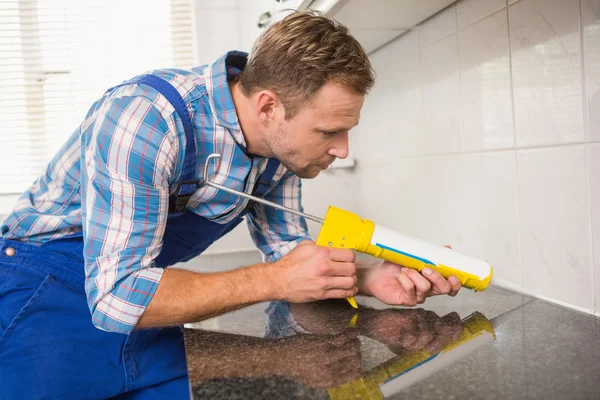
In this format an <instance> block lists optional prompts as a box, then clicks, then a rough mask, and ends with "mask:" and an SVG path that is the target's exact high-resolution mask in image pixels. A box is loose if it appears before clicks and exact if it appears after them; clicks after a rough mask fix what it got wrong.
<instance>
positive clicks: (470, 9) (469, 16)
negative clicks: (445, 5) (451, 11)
mask: <svg viewBox="0 0 600 400" xmlns="http://www.w3.org/2000/svg"><path fill="white" fill-rule="evenodd" d="M502 7H506V0H461V1H459V2H458V3H456V21H457V26H458V29H461V28H464V27H465V26H467V25H469V24H472V23H473V22H475V21H477V20H478V19H480V18H483V17H485V16H486V15H490V14H492V13H493V12H495V11H498V10H499V9H501V8H502ZM505 17H506V14H505Z"/></svg>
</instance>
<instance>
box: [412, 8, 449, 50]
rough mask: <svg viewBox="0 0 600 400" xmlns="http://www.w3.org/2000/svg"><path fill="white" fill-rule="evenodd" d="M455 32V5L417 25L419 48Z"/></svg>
mask: <svg viewBox="0 0 600 400" xmlns="http://www.w3.org/2000/svg"><path fill="white" fill-rule="evenodd" d="M454 32H456V5H455V4H452V5H451V6H448V7H447V8H445V9H443V10H442V11H440V12H439V13H437V14H436V15H434V16H433V17H431V18H429V19H428V20H426V21H425V22H423V23H422V24H420V25H419V37H420V43H421V48H422V49H423V48H425V47H427V46H429V45H430V44H432V43H433V42H435V41H437V40H440V39H442V38H443V37H445V36H448V35H450V34H452V33H454Z"/></svg>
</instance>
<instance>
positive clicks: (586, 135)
mask: <svg viewBox="0 0 600 400" xmlns="http://www.w3.org/2000/svg"><path fill="white" fill-rule="evenodd" d="M582 2H583V0H579V43H580V44H581V47H580V51H581V55H580V62H581V107H582V111H583V116H582V117H583V136H584V140H585V141H586V142H587V143H590V142H591V139H590V137H591V134H590V127H589V124H588V123H589V115H588V113H589V109H588V104H587V85H586V73H585V72H586V70H585V41H584V37H585V35H584V33H583V6H582Z"/></svg>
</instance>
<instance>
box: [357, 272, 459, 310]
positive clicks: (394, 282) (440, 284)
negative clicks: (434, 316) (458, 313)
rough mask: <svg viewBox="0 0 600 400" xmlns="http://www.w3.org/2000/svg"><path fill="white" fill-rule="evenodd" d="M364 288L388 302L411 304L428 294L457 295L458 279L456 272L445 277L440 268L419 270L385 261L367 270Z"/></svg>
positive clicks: (420, 300)
mask: <svg viewBox="0 0 600 400" xmlns="http://www.w3.org/2000/svg"><path fill="white" fill-rule="evenodd" d="M364 279H365V282H364V285H361V286H363V287H364V289H365V290H364V291H363V292H366V294H371V295H373V296H375V297H377V298H378V299H379V300H381V301H383V302H384V303H387V304H390V305H404V306H409V307H414V306H416V305H417V304H422V303H424V302H425V299H426V298H427V297H431V296H437V295H441V294H447V295H449V296H456V294H457V293H458V291H459V290H460V288H461V286H462V285H461V283H460V281H459V280H458V278H456V277H455V276H451V277H449V278H448V279H446V278H444V277H443V276H442V275H441V274H440V273H439V272H437V271H435V270H433V269H431V268H424V269H423V270H422V271H421V272H419V271H416V270H414V269H409V268H403V267H401V266H399V265H396V264H393V263H391V262H388V261H385V262H383V263H382V264H380V265H379V266H378V267H376V268H373V269H370V270H368V271H366V273H365V275H364Z"/></svg>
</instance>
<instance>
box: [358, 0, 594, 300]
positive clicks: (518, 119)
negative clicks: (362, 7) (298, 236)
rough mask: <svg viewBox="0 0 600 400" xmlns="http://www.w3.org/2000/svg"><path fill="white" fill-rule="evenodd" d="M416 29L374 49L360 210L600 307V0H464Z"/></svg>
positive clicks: (556, 294)
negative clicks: (393, 132)
mask: <svg viewBox="0 0 600 400" xmlns="http://www.w3.org/2000/svg"><path fill="white" fill-rule="evenodd" d="M507 3H508V4H509V5H508V6H507ZM580 4H581V7H580ZM416 31H417V32H415V30H413V32H411V33H409V34H405V35H403V36H402V37H400V38H399V39H398V40H396V41H395V42H393V43H391V44H389V45H388V46H386V47H384V48H382V49H380V50H379V51H377V52H376V53H375V54H373V55H372V56H371V60H372V62H373V65H374V67H375V70H376V72H377V79H378V81H377V83H376V86H375V88H374V90H373V93H372V94H371V95H370V96H369V97H368V98H367V102H366V104H365V108H364V110H363V117H362V121H361V125H360V127H359V128H358V129H357V132H356V137H354V138H353V143H356V144H357V146H356V147H357V151H356V153H355V155H356V156H357V161H358V166H359V168H358V169H357V182H358V185H359V187H360V190H358V193H359V195H358V200H357V206H358V211H359V214H361V215H364V216H365V217H367V218H371V219H373V220H375V222H376V223H377V222H378V221H381V222H380V223H382V224H384V225H387V226H388V227H390V228H393V229H397V230H399V231H402V232H405V233H407V234H412V235H415V236H418V237H421V238H424V239H427V240H429V241H431V242H434V243H449V244H452V245H453V247H454V248H455V249H457V250H459V251H462V252H465V253H467V254H471V255H473V256H476V257H481V258H485V259H488V260H489V261H490V263H491V264H492V265H493V266H494V270H495V276H496V277H498V278H502V279H503V281H504V282H507V283H508V284H510V285H512V286H513V287H521V288H522V289H523V290H524V291H528V292H532V293H535V294H537V295H539V296H541V297H544V298H547V299H551V300H553V301H556V302H559V303H561V304H566V305H570V306H572V307H576V308H578V309H581V310H584V311H592V310H594V309H595V310H596V312H600V299H599V297H598V296H600V206H598V204H600V161H598V160H600V144H594V143H592V142H597V141H599V140H600V118H599V117H597V116H596V115H595V114H598V113H597V112H595V110H597V109H598V108H599V107H600V100H598V99H600V83H598V82H600V0H581V1H580V0H518V1H514V2H513V1H506V0H497V1H496V0H476V1H475V0H462V1H459V2H458V3H456V4H455V6H453V7H450V8H448V9H446V10H444V11H443V12H442V13H441V14H440V15H437V16H435V17H433V18H430V19H429V20H428V21H426V22H425V23H424V24H423V25H422V26H419V27H417V28H416ZM415 33H418V39H419V40H418V42H419V46H415V42H416V41H417V40H416V39H415V37H416V36H417V35H415ZM400 49H402V50H403V51H399V50H400ZM415 53H418V54H415ZM417 61H420V62H421V69H420V71H418V70H416V68H417V67H415V65H416V62H417ZM399 65H403V66H409V67H406V71H410V74H409V76H411V79H410V81H412V82H414V83H413V84H411V85H409V84H407V83H406V82H405V80H403V79H402V78H403V76H405V75H406V72H404V71H403V73H402V74H398V73H397V68H398V66H399ZM419 81H420V87H421V90H422V98H421V100H422V105H419V99H420V96H419V95H418V90H416V88H415V86H416V85H418V82H419ZM409 99H410V100H409ZM404 108H406V109H408V110H411V113H412V115H413V118H407V114H406V113H405V112H404V111H403V109H404ZM391 110H393V112H391ZM417 118H422V121H421V122H419V121H416V119H417ZM390 126H393V127H394V128H395V130H396V131H398V132H402V133H403V134H400V135H398V136H395V135H394V136H390V135H389V133H388V132H389V129H388V130H386V129H385V128H386V127H390ZM411 134H412V135H414V137H413V138H412V139H410V137H409V136H410V135H411ZM363 136H364V137H363ZM419 143H421V144H420V145H419ZM594 303H596V304H598V306H595V304H594Z"/></svg>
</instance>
